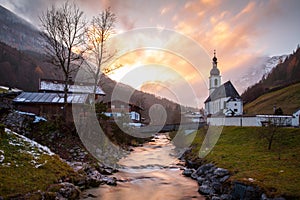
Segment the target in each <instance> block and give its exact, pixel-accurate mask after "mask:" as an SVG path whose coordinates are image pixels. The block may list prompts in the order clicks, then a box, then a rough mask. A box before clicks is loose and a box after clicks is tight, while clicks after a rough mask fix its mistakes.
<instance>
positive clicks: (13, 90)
mask: <svg viewBox="0 0 300 200" xmlns="http://www.w3.org/2000/svg"><path fill="white" fill-rule="evenodd" d="M0 89H2V90H5V91H11V92H22V90H20V89H18V88H10V87H6V86H2V85H0Z"/></svg>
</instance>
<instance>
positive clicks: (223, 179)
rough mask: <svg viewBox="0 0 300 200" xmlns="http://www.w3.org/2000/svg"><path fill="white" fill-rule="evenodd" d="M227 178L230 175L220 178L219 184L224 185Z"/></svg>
mask: <svg viewBox="0 0 300 200" xmlns="http://www.w3.org/2000/svg"><path fill="white" fill-rule="evenodd" d="M229 178H230V175H226V176H224V177H222V178H220V182H221V183H224V182H225V181H227V180H228V179H229Z"/></svg>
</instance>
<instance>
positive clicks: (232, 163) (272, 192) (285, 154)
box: [171, 127, 300, 199]
mask: <svg viewBox="0 0 300 200" xmlns="http://www.w3.org/2000/svg"><path fill="white" fill-rule="evenodd" d="M266 131H268V130H267V129H266V128H261V127H256V128H250V127H249V128H247V127H224V128H223V131H222V134H221V137H220V139H219V140H218V142H217V144H216V145H215V147H214V148H213V150H212V151H211V152H210V153H209V154H208V155H207V156H206V157H205V158H204V159H200V158H199V156H198V155H199V150H200V147H201V145H202V143H203V140H204V137H205V134H206V129H205V128H203V129H200V130H199V131H197V133H195V134H196V135H193V134H191V135H190V137H187V138H185V139H186V140H191V139H192V138H193V137H194V136H195V139H194V140H193V142H192V145H191V149H190V150H189V151H187V152H186V154H185V155H184V158H185V160H186V162H187V164H188V166H189V167H193V168H196V169H197V168H198V167H199V166H201V165H203V164H207V163H213V164H215V166H217V167H219V168H224V169H228V171H229V173H230V178H229V179H228V180H227V182H229V183H230V186H233V185H234V184H235V183H241V184H244V185H248V186H253V187H254V188H256V187H258V188H259V189H260V190H261V192H263V193H265V194H266V195H267V196H268V197H272V198H274V197H279V196H281V197H284V198H286V199H299V198H300V171H299V167H300V147H299V142H300V129H295V128H281V129H278V130H277V133H276V134H275V135H274V139H273V143H272V148H271V150H268V141H267V140H266V139H265V137H262V135H263V133H265V132H266ZM171 136H172V134H171Z"/></svg>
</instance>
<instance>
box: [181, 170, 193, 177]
mask: <svg viewBox="0 0 300 200" xmlns="http://www.w3.org/2000/svg"><path fill="white" fill-rule="evenodd" d="M194 172H195V170H194V169H185V170H183V172H182V174H183V175H184V176H187V177H191V175H192V174H193V173H194Z"/></svg>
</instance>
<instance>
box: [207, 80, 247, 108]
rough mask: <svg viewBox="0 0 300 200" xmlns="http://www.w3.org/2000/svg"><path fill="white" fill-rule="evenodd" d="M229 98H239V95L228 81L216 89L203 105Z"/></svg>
mask: <svg viewBox="0 0 300 200" xmlns="http://www.w3.org/2000/svg"><path fill="white" fill-rule="evenodd" d="M224 97H231V98H241V96H240V95H239V93H238V92H237V91H236V89H235V88H234V86H233V85H232V83H231V82H230V81H227V82H226V83H224V84H223V85H221V86H220V87H218V88H216V89H215V90H214V91H213V93H212V94H211V95H210V96H209V97H208V98H207V99H206V100H205V102H204V103H207V102H210V101H214V100H216V99H220V98H224Z"/></svg>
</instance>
